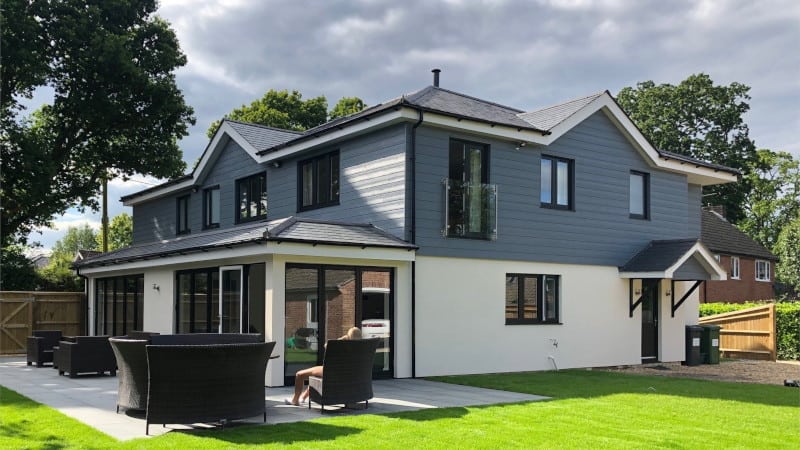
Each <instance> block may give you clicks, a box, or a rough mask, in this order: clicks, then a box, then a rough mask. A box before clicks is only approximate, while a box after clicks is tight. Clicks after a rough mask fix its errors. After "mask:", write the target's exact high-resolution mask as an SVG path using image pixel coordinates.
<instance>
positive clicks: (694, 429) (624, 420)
mask: <svg viewBox="0 0 800 450" xmlns="http://www.w3.org/2000/svg"><path fill="white" fill-rule="evenodd" d="M438 380H441V381H448V382H453V383H460V384H466V385H471V386H481V387H489V388H496V389H505V390H510V391H518V392H525V393H531V394H539V395H547V396H550V397H553V400H550V401H543V402H534V403H519V404H506V405H494V406H485V407H469V408H447V409H435V410H423V411H415V412H405V413H395V414H389V415H382V416H372V415H361V416H349V417H330V418H324V419H317V420H313V421H310V422H301V423H294V424H284V425H270V426H241V427H231V428H228V429H226V430H224V431H203V432H192V433H168V434H166V435H164V436H160V437H157V438H152V439H136V440H133V441H128V442H124V443H119V442H116V441H114V440H113V439H111V438H109V437H108V436H106V435H103V434H102V433H99V432H97V431H95V430H93V429H92V428H89V427H88V426H85V425H83V424H81V423H79V422H76V421H74V420H72V419H69V418H67V417H65V416H63V415H62V414H60V413H59V412H57V411H55V410H52V409H50V408H48V407H45V406H42V405H39V404H37V403H35V402H33V401H31V400H28V399H27V398H25V397H22V396H19V395H18V394H16V393H13V392H12V391H9V390H6V389H2V390H0V448H98V449H100V448H137V449H138V448H146V449H150V448H156V449H161V448H163V449H173V448H215V449H216V448H245V447H249V446H261V447H263V448H268V447H281V448H358V449H373V448H448V449H454V448H492V449H495V448H553V447H559V448H563V447H567V448H600V447H602V448H708V447H713V448H800V389H793V388H786V387H782V386H764V385H752V384H734V383H722V382H710V381H698V380H686V379H675V378H665V377H646V376H637V375H626V374H619V373H606V372H599V371H581V370H572V371H561V372H539V373H521V374H502V375H481V376H461V377H444V378H438Z"/></svg>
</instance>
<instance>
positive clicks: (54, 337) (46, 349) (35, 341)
mask: <svg viewBox="0 0 800 450" xmlns="http://www.w3.org/2000/svg"><path fill="white" fill-rule="evenodd" d="M32 334H33V336H28V339H27V342H26V344H27V350H28V365H29V366H30V365H31V364H33V363H36V367H42V366H44V364H45V363H52V362H53V347H55V346H57V345H58V341H59V340H60V339H61V331H51V330H34V331H33V333H32Z"/></svg>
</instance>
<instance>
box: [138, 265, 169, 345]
mask: <svg viewBox="0 0 800 450" xmlns="http://www.w3.org/2000/svg"><path fill="white" fill-rule="evenodd" d="M174 280H175V273H174V272H173V271H172V270H168V269H166V268H157V269H151V270H145V271H144V315H143V316H142V327H143V328H144V330H143V331H154V332H156V333H161V334H171V333H174V332H175V331H174V329H175V299H174V297H175V286H174V283H175V281H174ZM153 285H156V286H158V289H154V288H153Z"/></svg>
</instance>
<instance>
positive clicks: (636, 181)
mask: <svg viewBox="0 0 800 450" xmlns="http://www.w3.org/2000/svg"><path fill="white" fill-rule="evenodd" d="M649 197H650V175H649V174H646V173H643V172H636V171H633V170H632V171H631V173H630V193H629V196H628V203H629V207H628V210H629V212H630V217H631V218H632V219H649V218H650V198H649Z"/></svg>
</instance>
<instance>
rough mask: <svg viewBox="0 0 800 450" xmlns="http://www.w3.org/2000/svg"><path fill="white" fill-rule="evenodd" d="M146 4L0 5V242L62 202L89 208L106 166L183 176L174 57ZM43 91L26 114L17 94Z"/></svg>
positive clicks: (150, 2)
mask: <svg viewBox="0 0 800 450" xmlns="http://www.w3.org/2000/svg"><path fill="white" fill-rule="evenodd" d="M156 8H157V4H156V1H155V0H115V1H113V2H111V1H109V2H89V3H87V2H86V1H84V0H62V1H58V2H49V1H45V0H6V1H4V2H3V8H2V15H1V16H0V30H1V32H2V34H0V46H2V48H0V54H2V61H1V62H0V128H1V129H2V130H3V131H2V133H0V150H2V174H0V176H1V177H2V189H1V190H0V200H1V201H2V214H1V215H2V219H0V228H2V243H1V244H2V245H3V246H5V245H7V244H9V243H12V242H24V241H25V238H26V236H27V234H28V233H29V232H30V230H31V229H32V228H34V227H37V226H45V225H47V224H48V222H49V221H50V220H51V218H52V217H53V216H54V215H56V214H59V213H63V212H64V211H65V210H67V209H68V208H70V207H73V206H78V207H79V208H85V207H90V208H93V209H97V207H98V204H97V199H96V195H97V194H98V192H99V189H100V180H101V179H102V178H103V177H105V176H107V174H108V173H109V172H113V173H115V174H117V175H121V176H122V177H123V178H124V177H126V176H130V175H132V174H134V173H141V174H149V175H152V176H155V177H159V178H165V177H174V176H177V175H180V174H182V173H183V170H184V169H185V163H184V162H183V160H182V154H181V151H180V149H179V148H178V144H177V142H178V139H180V138H181V137H183V136H185V135H186V134H187V130H188V126H189V125H190V124H193V123H194V117H193V111H192V108H190V107H189V106H187V105H186V103H185V102H184V99H183V95H182V94H181V92H180V90H179V89H178V87H177V85H176V83H175V76H174V73H173V72H174V70H175V69H176V68H178V67H180V66H183V65H184V64H185V63H186V57H185V55H184V54H183V53H182V52H181V50H180V48H179V45H178V41H177V38H176V36H175V33H174V32H173V31H172V30H171V29H170V27H169V24H167V22H165V21H164V20H162V19H160V18H159V17H157V16H155V15H154V13H155V11H156ZM37 91H40V92H45V93H47V92H50V91H52V92H53V99H52V102H51V103H49V104H47V105H45V106H44V107H42V108H40V109H38V110H37V111H34V112H33V113H28V112H27V111H26V109H25V106H24V102H25V99H26V98H28V99H30V98H31V97H32V95H33V94H34V93H36V92H37Z"/></svg>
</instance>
